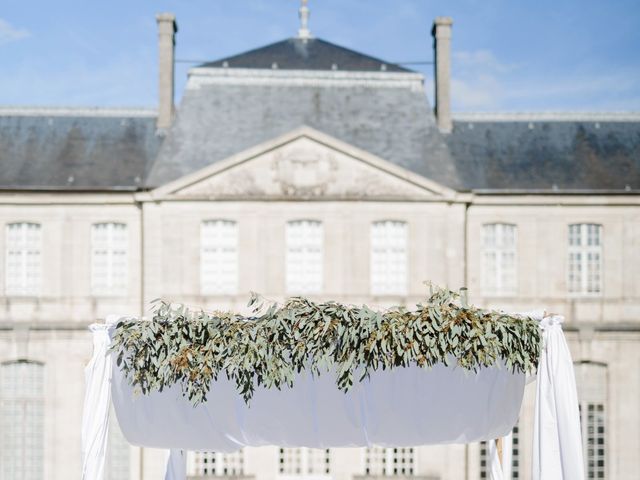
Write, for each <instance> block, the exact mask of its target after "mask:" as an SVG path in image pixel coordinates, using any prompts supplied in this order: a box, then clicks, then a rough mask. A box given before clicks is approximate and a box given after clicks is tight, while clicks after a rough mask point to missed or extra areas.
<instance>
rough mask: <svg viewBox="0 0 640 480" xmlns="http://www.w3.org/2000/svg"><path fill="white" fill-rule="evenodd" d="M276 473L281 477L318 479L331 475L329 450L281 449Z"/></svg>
mask: <svg viewBox="0 0 640 480" xmlns="http://www.w3.org/2000/svg"><path fill="white" fill-rule="evenodd" d="M278 472H279V473H280V474H281V475H287V476H301V477H310V476H313V477H318V476H324V475H329V474H330V473H331V458H330V450H329V449H319V448H281V449H280V450H279V455H278Z"/></svg>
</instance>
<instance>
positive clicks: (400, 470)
mask: <svg viewBox="0 0 640 480" xmlns="http://www.w3.org/2000/svg"><path fill="white" fill-rule="evenodd" d="M414 474H415V459H414V449H413V448H410V447H404V448H382V447H371V448H367V449H366V451H365V475H372V476H374V475H385V476H397V475H402V476H413V475H414Z"/></svg>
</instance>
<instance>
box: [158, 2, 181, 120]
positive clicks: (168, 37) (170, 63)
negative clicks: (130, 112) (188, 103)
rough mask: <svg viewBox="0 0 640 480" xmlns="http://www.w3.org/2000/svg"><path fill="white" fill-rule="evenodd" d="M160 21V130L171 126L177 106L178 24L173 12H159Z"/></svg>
mask: <svg viewBox="0 0 640 480" xmlns="http://www.w3.org/2000/svg"><path fill="white" fill-rule="evenodd" d="M156 21H157V22H158V54H159V55H158V120H157V123H156V127H157V128H158V129H159V130H164V129H167V128H169V127H170V126H171V121H172V120H173V115H174V112H175V107H174V105H173V90H174V73H173V71H174V65H175V64H174V54H175V46H176V32H177V31H178V24H177V23H176V16H175V15H174V14H173V13H159V14H157V15H156Z"/></svg>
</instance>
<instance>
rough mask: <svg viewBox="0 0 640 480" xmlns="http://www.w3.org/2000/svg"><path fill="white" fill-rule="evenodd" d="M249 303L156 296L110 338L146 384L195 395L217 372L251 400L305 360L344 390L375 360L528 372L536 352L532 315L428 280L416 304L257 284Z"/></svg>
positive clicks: (133, 375) (305, 366) (196, 399)
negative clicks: (195, 305) (318, 297)
mask: <svg viewBox="0 0 640 480" xmlns="http://www.w3.org/2000/svg"><path fill="white" fill-rule="evenodd" d="M249 307H252V309H253V313H254V315H255V316H252V317H243V316H241V315H237V314H234V313H230V312H213V313H207V312H204V311H192V310H189V309H187V308H186V307H185V306H183V305H179V306H177V307H176V306H175V305H171V304H169V303H166V302H164V301H156V302H155V310H154V316H153V319H152V320H150V321H139V320H135V319H133V320H122V321H120V322H119V323H118V324H117V325H116V329H115V334H114V337H113V345H112V347H111V348H112V351H114V352H115V353H116V354H117V355H118V358H117V364H118V366H119V367H120V368H121V369H122V371H123V372H124V373H125V375H126V376H127V378H128V379H129V381H130V382H131V384H132V385H133V386H134V387H137V388H139V389H140V390H141V392H142V393H143V394H147V393H149V392H152V391H162V390H163V389H164V388H166V387H169V386H172V385H174V384H178V383H179V384H180V385H181V387H182V392H183V394H184V395H185V396H187V397H188V398H189V399H190V400H191V402H192V403H193V404H194V405H197V404H199V403H201V402H203V401H205V399H206V395H207V392H208V391H209V389H210V388H211V383H212V382H214V381H215V380H216V379H217V378H218V377H219V376H220V375H224V376H226V377H227V378H229V379H230V380H232V381H234V382H235V384H236V386H237V389H238V392H239V393H240V394H241V395H242V396H243V398H244V399H245V401H246V402H249V400H250V399H251V396H252V395H253V393H254V391H255V389H256V388H257V387H259V386H263V387H266V388H278V389H280V388H282V387H283V386H292V385H293V382H294V378H295V374H296V373H299V372H301V371H302V370H310V371H311V372H312V373H313V374H314V375H320V374H321V373H323V372H329V371H333V372H335V374H336V376H337V378H336V382H337V387H338V389H340V390H342V391H345V392H346V391H347V390H349V388H350V387H351V386H352V385H353V383H354V382H355V381H362V380H364V379H365V378H367V377H368V376H369V375H370V373H371V372H372V371H376V370H379V369H383V370H385V369H393V368H402V367H407V366H409V365H418V366H420V367H423V368H428V367H431V366H432V365H435V364H437V363H444V364H446V365H449V364H451V363H457V365H458V366H460V367H462V368H464V369H467V370H470V371H474V372H475V371H477V370H478V369H479V368H481V367H488V366H492V365H494V364H495V363H496V362H498V361H500V360H501V361H502V362H503V363H504V364H505V365H506V367H507V368H508V369H510V370H511V371H514V372H531V371H533V370H535V368H536V367H537V364H538V357H539V356H540V349H541V341H542V340H541V334H540V329H539V327H538V323H537V322H536V321H535V320H533V319H531V318H527V317H514V316H511V315H507V314H504V313H500V312H495V311H486V310H480V309H478V308H475V307H472V306H466V305H465V306H462V305H461V304H460V302H459V298H458V295H457V294H456V293H454V292H451V291H449V290H444V289H432V291H431V295H430V297H429V298H428V300H427V301H426V302H425V303H423V304H419V305H417V309H416V310H414V311H407V310H406V309H404V308H399V307H398V308H396V307H394V308H391V309H389V310H386V311H384V312H379V311H374V310H371V309H369V308H368V307H367V306H362V307H355V306H348V305H342V304H339V303H336V302H325V303H314V302H312V301H310V300H307V299H305V298H301V297H294V298H291V299H289V300H287V301H286V303H285V304H284V305H282V306H278V305H275V304H265V303H264V302H263V301H262V300H261V298H260V297H259V296H257V295H256V294H252V296H251V301H250V302H249Z"/></svg>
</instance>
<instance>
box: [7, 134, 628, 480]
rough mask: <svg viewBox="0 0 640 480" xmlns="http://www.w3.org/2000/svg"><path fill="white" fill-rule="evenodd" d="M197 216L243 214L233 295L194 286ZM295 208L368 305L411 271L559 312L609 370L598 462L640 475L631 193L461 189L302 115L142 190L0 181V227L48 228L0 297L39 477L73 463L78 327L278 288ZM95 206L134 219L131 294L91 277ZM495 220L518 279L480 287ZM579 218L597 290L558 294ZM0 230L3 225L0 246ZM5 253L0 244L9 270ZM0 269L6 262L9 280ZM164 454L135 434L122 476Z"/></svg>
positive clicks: (411, 280)
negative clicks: (35, 268)
mask: <svg viewBox="0 0 640 480" xmlns="http://www.w3.org/2000/svg"><path fill="white" fill-rule="evenodd" d="M207 219H227V220H233V221H235V222H237V225H238V229H239V231H238V239H239V240H238V247H237V249H238V262H239V266H238V274H239V281H238V294H237V295H232V296H228V295H225V296H203V295H202V294H201V293H200V285H199V278H200V277H199V268H200V258H199V255H200V245H199V241H200V240H199V239H200V237H199V228H200V224H201V222H202V221H203V220H207ZM296 219H314V220H319V221H321V222H322V223H323V225H324V251H323V271H324V274H323V289H322V292H321V294H320V295H319V297H322V298H332V299H336V300H341V301H345V302H352V303H362V302H365V303H367V304H369V305H374V306H379V307H384V306H386V305H389V304H406V305H412V304H414V303H415V302H418V301H420V299H421V298H423V297H424V295H425V292H426V290H425V286H424V285H423V284H422V282H423V281H424V280H431V281H433V282H435V283H436V284H440V285H446V286H449V287H451V288H458V287H461V286H463V285H467V286H468V287H469V290H470V296H471V299H472V301H473V302H474V303H476V304H478V305H482V306H486V307H496V308H503V309H507V310H513V311H518V310H527V309H531V308H541V307H542V308H546V309H547V310H548V311H553V312H558V313H562V314H564V315H565V316H566V318H567V323H566V330H567V335H568V338H569V341H570V345H571V349H572V353H573V356H574V360H575V361H576V363H577V364H578V365H590V364H596V365H601V366H603V368H604V369H605V370H604V371H605V372H606V373H605V375H604V376H603V378H604V380H602V382H601V383H603V384H602V385H600V387H597V386H596V387H592V389H593V388H595V389H596V390H598V388H599V390H598V392H599V394H600V395H601V396H602V398H603V399H604V405H605V409H606V410H605V411H606V414H605V419H606V420H605V434H604V438H605V448H606V458H605V467H604V468H605V472H606V478H609V479H616V480H626V479H629V480H630V479H632V478H636V475H637V473H636V472H637V470H638V467H639V464H638V457H637V452H638V450H639V449H640V440H639V437H638V434H637V433H638V431H639V430H640V410H639V409H638V403H639V401H640V376H638V375H637V374H635V373H634V372H635V367H637V366H640V349H639V348H638V345H640V322H639V321H638V320H639V315H640V277H639V276H638V275H637V273H636V272H638V271H639V270H640V254H639V253H638V252H639V251H640V250H639V248H638V247H639V245H638V242H639V241H640V240H639V239H640V199H639V198H638V196H634V195H627V196H620V195H531V194H529V195H515V194H512V195H508V194H479V193H476V194H474V193H467V194H461V193H456V192H454V191H452V190H449V189H448V188H446V187H443V186H440V185H438V184H436V183H434V182H431V181H430V180H429V179H425V178H421V177H419V176H417V175H415V174H413V173H411V172H409V171H406V170H404V169H402V168H400V167H398V166H396V165H393V164H390V163H388V162H386V161H385V160H383V159H380V158H377V157H374V156H372V155H370V154H368V153H366V152H364V151H361V150H358V149H356V148H354V147H351V146H349V145H347V144H344V143H342V142H339V141H337V140H335V139H332V138H330V137H328V136H326V135H324V134H320V133H319V132H315V131H313V130H312V129H299V130H296V131H294V132H291V133H289V134H286V135H284V136H282V137H279V138H277V139H273V140H272V141H270V142H267V143H266V144H262V145H260V146H258V147H256V148H254V149H251V150H250V151H246V152H242V153H240V154H238V155H236V156H234V157H233V158H229V159H228V160H225V161H223V162H220V163H218V164H216V165H213V166H210V167H206V168H205V169H203V170H199V171H197V172H195V173H194V174H191V175H187V176H185V177H183V178H180V179H178V180H176V181H175V182H172V183H170V184H167V185H164V186H162V187H159V188H157V189H155V190H151V191H148V192H132V193H81V192H78V193H70V192H67V193H55V194H52V193H42V192H40V193H37V192H32V193H27V192H23V193H16V192H13V193H8V192H7V193H2V194H1V195H0V228H2V229H3V232H4V231H5V230H4V229H5V226H6V225H7V224H9V223H12V222H19V221H28V222H35V223H39V224H40V225H41V228H42V234H43V247H42V252H41V256H42V272H43V283H42V284H43V289H42V292H41V294H40V295H38V296H37V297H12V296H2V297H0V306H1V307H2V308H0V363H1V362H8V361H13V360H18V359H28V360H33V361H38V362H41V363H42V364H43V365H44V372H45V373H44V378H45V381H44V437H45V442H44V476H43V478H46V479H50V480H62V479H65V480H66V479H70V478H79V472H80V470H81V464H80V423H81V411H82V398H83V367H84V365H85V364H86V363H87V361H88V359H89V357H90V355H91V341H90V337H89V334H88V332H87V330H86V328H87V326H88V325H89V324H90V323H92V322H95V321H99V320H100V319H103V318H104V317H105V315H107V314H108V313H122V314H135V315H145V314H146V313H147V311H146V308H147V305H148V303H149V301H150V300H151V299H153V298H156V297H160V296H162V297H167V298H171V299H173V300H175V301H178V302H184V303H187V304H190V305H199V306H204V307H209V308H212V307H214V306H215V307H230V308H235V309H240V310H242V309H243V308H244V304H245V302H246V300H247V297H248V292H249V291H250V290H254V291H258V292H262V293H263V294H264V295H265V296H266V297H268V298H272V299H281V298H283V297H285V296H286V292H285V281H284V263H285V243H284V242H285V239H284V232H285V225H286V222H287V221H290V220H296ZM387 219H393V220H401V221H404V222H406V223H407V225H408V232H409V235H408V247H407V253H408V259H409V261H408V265H409V269H408V289H407V294H406V295H403V296H372V295H371V294H370V288H369V278H370V263H369V241H370V240H369V232H370V225H371V223H372V222H373V221H376V220H387ZM102 221H104V222H119V223H124V224H126V225H127V227H128V228H127V230H128V239H129V240H128V241H129V243H128V256H127V262H128V285H129V288H128V289H127V294H126V295H124V296H118V297H108V296H95V295H93V294H92V292H91V288H90V284H91V281H90V280H91V273H90V270H91V225H92V224H93V223H96V222H102ZM495 222H500V223H507V224H513V225H516V226H517V229H518V235H517V242H516V258H517V260H516V272H517V288H516V291H515V293H514V294H510V295H509V296H495V295H493V296H491V295H486V294H485V293H483V281H482V278H483V277H482V275H483V274H482V266H481V264H482V262H481V258H482V253H481V237H482V232H481V228H482V225H484V224H487V223H495ZM573 223H595V224H600V225H602V228H603V230H602V231H603V242H602V254H603V263H602V265H603V269H602V291H601V293H600V294H598V295H593V296H576V295H573V294H570V293H568V288H567V275H568V274H567V258H568V256H567V248H568V247H567V246H568V225H569V224H573ZM5 241H6V238H5V236H4V235H0V250H2V251H4V250H5V244H4V242H5ZM5 260H6V259H5V257H4V256H3V257H2V260H0V265H2V266H3V267H2V271H4V270H5V266H4V262H5ZM4 281H5V276H4V275H3V276H2V277H1V278H0V290H1V291H2V292H4ZM3 295H4V293H3ZM580 368H581V367H580ZM580 388H582V389H583V390H584V389H585V388H587V387H584V386H582V387H580ZM532 394H533V389H532V386H529V387H528V392H527V396H526V400H525V403H524V405H523V412H522V416H521V420H520V422H519V449H520V454H519V461H520V467H519V468H520V470H519V471H520V477H519V478H528V477H529V470H530V462H531V459H530V450H531V440H532V438H531V432H532V422H533V418H532V417H533V395H532ZM585 395H586V394H585ZM425 408H428V405H425ZM364 458H365V454H364V453H363V450H361V449H344V450H335V451H332V452H331V454H330V459H331V464H330V474H329V475H328V477H330V478H334V479H336V480H349V479H352V478H356V477H358V478H360V477H359V476H362V475H365V463H364V462H365V460H364ZM163 459H164V453H163V452H160V451H156V450H152V449H144V450H141V449H139V448H135V447H131V448H130V452H129V460H128V462H129V467H128V469H129V471H130V477H129V478H131V479H132V480H133V479H135V480H151V479H159V478H162V472H163ZM243 461H244V464H243V473H242V474H243V475H245V476H252V477H255V478H256V479H257V480H275V479H278V478H291V476H290V475H289V476H288V477H287V476H286V475H284V474H282V475H281V474H279V466H278V450H277V449H276V448H261V449H247V450H246V452H245V454H244V460H243ZM413 461H414V467H413V468H414V470H413V474H414V476H417V477H418V478H423V479H431V478H433V479H443V480H444V479H452V480H475V479H479V478H481V477H480V447H479V446H478V445H468V446H465V445H451V446H435V447H420V448H417V449H416V452H415V455H414V460H413ZM294 476H295V475H294ZM320 476H321V477H322V476H323V475H320ZM370 476H375V475H374V474H371V475H370ZM324 477H327V475H324ZM3 480H4V479H3Z"/></svg>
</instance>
